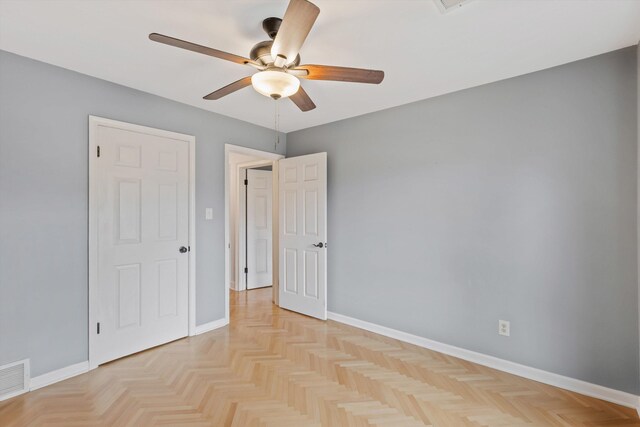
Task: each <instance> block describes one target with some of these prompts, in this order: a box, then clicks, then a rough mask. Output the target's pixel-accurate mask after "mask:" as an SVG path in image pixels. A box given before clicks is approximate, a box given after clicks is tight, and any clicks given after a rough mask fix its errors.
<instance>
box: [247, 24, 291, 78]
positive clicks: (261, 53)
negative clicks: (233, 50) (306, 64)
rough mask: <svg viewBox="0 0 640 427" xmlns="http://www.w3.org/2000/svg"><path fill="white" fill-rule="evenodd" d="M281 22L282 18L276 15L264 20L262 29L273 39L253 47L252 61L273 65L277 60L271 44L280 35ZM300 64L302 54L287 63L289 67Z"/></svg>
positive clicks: (250, 56)
mask: <svg viewBox="0 0 640 427" xmlns="http://www.w3.org/2000/svg"><path fill="white" fill-rule="evenodd" d="M281 22H282V19H280V18H275V17H271V18H267V19H265V20H264V21H262V29H264V31H265V32H266V33H267V35H268V36H269V37H270V38H271V40H265V41H262V42H260V43H257V44H256V45H255V46H253V47H252V48H251V52H249V58H251V60H252V61H256V62H257V63H259V64H262V65H272V64H273V63H274V61H275V60H274V58H273V57H272V56H271V46H272V45H273V39H275V37H276V35H278V29H279V28H280V23H281ZM298 65H300V55H298V56H296V59H295V60H293V61H292V62H289V63H288V64H286V66H287V68H291V67H297V66H298Z"/></svg>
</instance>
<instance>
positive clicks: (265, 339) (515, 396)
mask: <svg viewBox="0 0 640 427" xmlns="http://www.w3.org/2000/svg"><path fill="white" fill-rule="evenodd" d="M270 298H271V290H270V289H263V290H255V291H249V292H243V293H235V292H234V293H232V297H231V300H232V312H231V325H230V326H228V327H225V328H222V329H219V330H216V331H212V332H209V333H206V334H203V335H200V336H196V337H192V338H186V339H182V340H179V341H176V342H173V343H170V344H167V345H165V346H162V347H158V348H155V349H152V350H149V351H146V352H143V353H139V354H136V355H133V356H130V357H127V358H124V359H121V360H118V361H115V362H112V363H110V364H107V365H105V366H102V367H100V368H98V369H96V370H93V371H91V372H90V373H88V374H84V375H80V376H78V377H75V378H72V379H69V380H66V381H63V382H60V383H57V384H55V385H52V386H49V387H45V388H43V389H40V390H37V391H34V392H32V393H28V394H25V395H22V396H20V397H17V398H14V399H11V400H8V401H6V402H2V403H0V425H1V426H26V425H29V426H32V425H33V426H45V425H47V426H65V427H66V426H150V425H174V426H234V427H237V426H274V427H285V426H320V425H326V426H390V427H395V426H398V427H400V426H425V425H427V426H429V425H434V426H521V425H529V426H531V425H535V426H597V425H599V426H640V420H638V417H637V415H636V413H635V411H634V410H632V409H629V408H623V407H620V406H616V405H613V404H610V403H606V402H603V401H600V400H596V399H592V398H588V397H585V396H581V395H579V394H575V393H571V392H568V391H565V390H561V389H557V388H554V387H551V386H546V385H544V384H540V383H537V382H534V381H530V380H526V379H523V378H519V377H516V376H513V375H509V374H505V373H502V372H499V371H495V370H492V369H489V368H485V367H482V366H479V365H475V364H473V363H469V362H465V361H462V360H460V359H456V358H453V357H449V356H446V355H443V354H440V353H436V352H433V351H429V350H425V349H422V348H418V347H414V346H412V345H409V344H404V343H402V342H399V341H396V340H393V339H389V338H386V337H382V336H379V335H376V334H372V333H368V332H365V331H362V330H359V329H356V328H352V327H349V326H345V325H342V324H340V323H336V322H331V321H328V322H326V323H325V322H321V321H317V320H314V319H310V318H307V317H305V316H301V315H298V314H295V313H291V312H288V311H285V310H281V309H279V308H277V307H275V306H273V305H272V304H271V300H270Z"/></svg>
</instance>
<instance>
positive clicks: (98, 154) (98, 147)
mask: <svg viewBox="0 0 640 427" xmlns="http://www.w3.org/2000/svg"><path fill="white" fill-rule="evenodd" d="M97 151H98V157H100V146H99V145H98V150H97Z"/></svg>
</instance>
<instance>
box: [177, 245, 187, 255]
mask: <svg viewBox="0 0 640 427" xmlns="http://www.w3.org/2000/svg"><path fill="white" fill-rule="evenodd" d="M178 250H179V251H180V253H181V254H184V253H186V252H187V251H188V249H187V248H186V247H184V246H180V249H178Z"/></svg>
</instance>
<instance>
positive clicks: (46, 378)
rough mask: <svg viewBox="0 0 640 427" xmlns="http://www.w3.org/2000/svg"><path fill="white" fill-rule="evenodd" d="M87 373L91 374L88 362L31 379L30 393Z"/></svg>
mask: <svg viewBox="0 0 640 427" xmlns="http://www.w3.org/2000/svg"><path fill="white" fill-rule="evenodd" d="M85 372H89V361H88V360H87V361H84V362H80V363H76V364H75V365H70V366H65V367H64V368H60V369H56V370H55V371H51V372H47V373H46V374H42V375H38V376H37V377H33V378H31V383H30V387H29V391H34V390H37V389H39V388H42V387H46V386H48V385H51V384H54V383H57V382H60V381H64V380H66V379H69V378H71V377H75V376H76V375H80V374H84V373H85Z"/></svg>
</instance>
